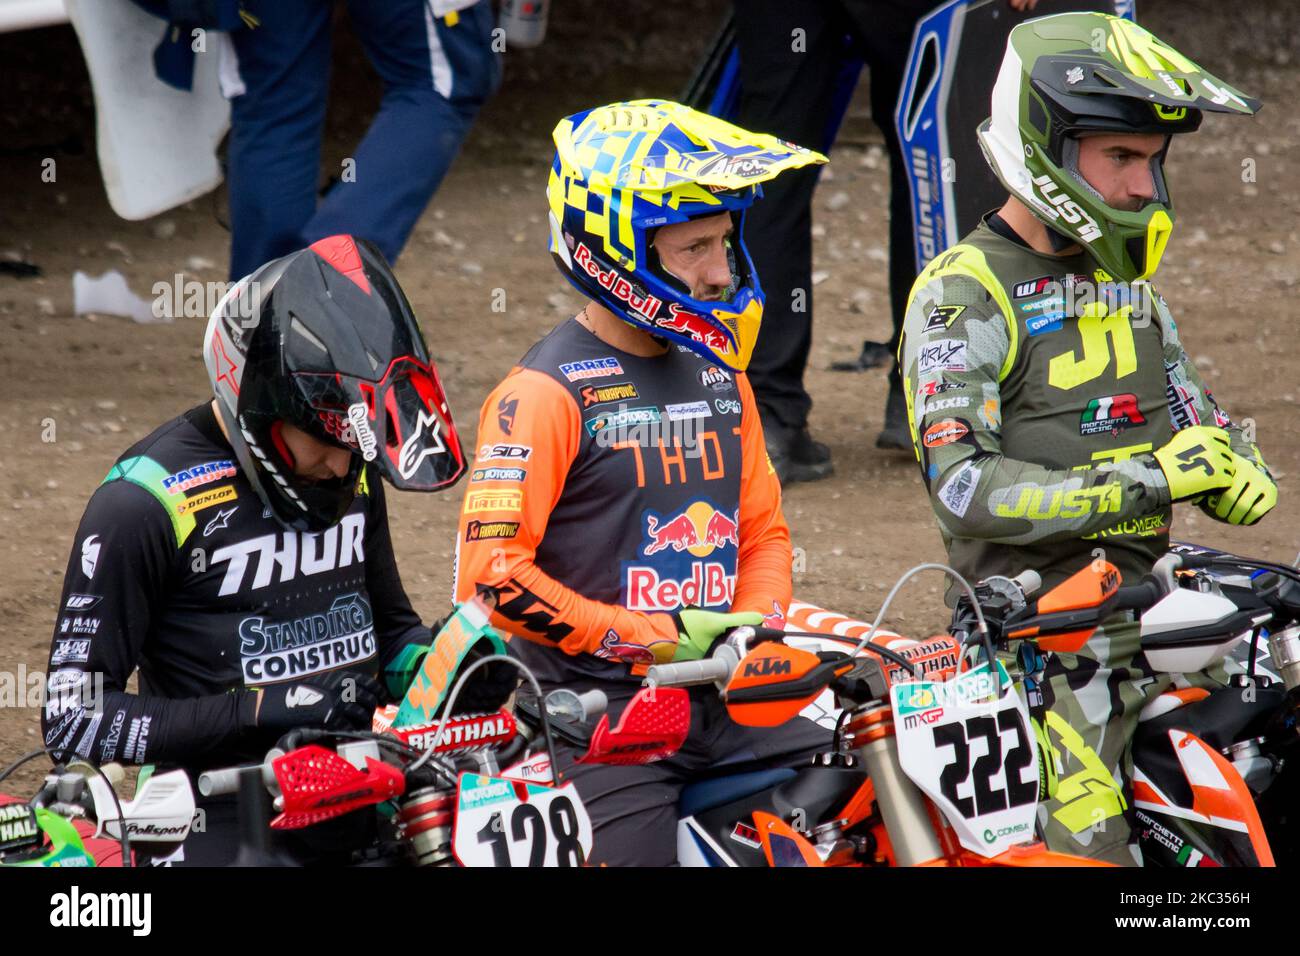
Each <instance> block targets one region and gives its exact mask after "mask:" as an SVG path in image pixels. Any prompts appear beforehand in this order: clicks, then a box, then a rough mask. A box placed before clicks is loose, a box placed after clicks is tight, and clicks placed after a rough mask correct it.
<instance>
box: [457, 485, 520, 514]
mask: <svg viewBox="0 0 1300 956" xmlns="http://www.w3.org/2000/svg"><path fill="white" fill-rule="evenodd" d="M523 507H524V493H523V492H522V491H506V490H503V491H471V492H470V493H469V494H468V495H467V496H466V497H465V511H466V512H467V513H469V514H474V513H476V512H480V511H520V510H522V509H523Z"/></svg>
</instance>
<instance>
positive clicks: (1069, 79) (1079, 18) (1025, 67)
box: [978, 13, 1260, 282]
mask: <svg viewBox="0 0 1300 956" xmlns="http://www.w3.org/2000/svg"><path fill="white" fill-rule="evenodd" d="M1259 106H1260V104H1259V101H1258V100H1255V99H1252V98H1250V97H1248V96H1246V95H1245V94H1244V93H1242V92H1241V91H1239V90H1236V89H1234V88H1233V87H1231V86H1229V85H1228V84H1226V83H1224V82H1223V81H1222V80H1220V79H1218V78H1217V77H1215V76H1214V75H1213V74H1211V73H1209V72H1207V71H1206V70H1204V69H1202V68H1201V67H1199V66H1197V65H1196V64H1195V63H1193V62H1192V61H1191V60H1189V59H1187V57H1185V56H1183V55H1182V54H1181V53H1179V52H1178V51H1177V50H1175V49H1174V48H1173V47H1171V46H1169V45H1168V44H1166V43H1164V42H1162V41H1161V40H1160V39H1158V38H1157V37H1155V36H1153V35H1152V34H1150V33H1149V32H1147V31H1146V30H1144V29H1143V28H1142V27H1140V26H1138V25H1137V24H1135V23H1132V22H1131V21H1128V20H1124V19H1121V18H1119V17H1113V16H1108V15H1106V14H1102V13H1062V14H1058V15H1056V16H1050V17H1039V18H1038V19H1035V20H1028V21H1026V22H1025V23H1022V24H1020V25H1019V26H1017V27H1016V28H1015V29H1014V30H1012V31H1011V36H1010V37H1009V38H1008V39H1007V49H1006V54H1005V55H1004V57H1003V59H1002V68H1001V71H1000V72H999V73H998V78H997V82H996V84H995V85H994V87H993V110H992V112H993V115H992V116H991V117H990V118H989V119H987V120H985V121H984V122H983V123H981V124H980V126H979V130H978V134H979V141H980V146H981V147H982V149H983V150H984V156H985V158H986V159H987V160H988V162H989V165H990V166H992V167H993V171H994V172H995V173H996V174H997V177H998V179H999V180H1001V181H1002V184H1003V185H1004V186H1006V188H1007V189H1008V190H1010V191H1011V193H1012V195H1014V196H1016V197H1017V198H1018V199H1020V200H1021V201H1022V202H1024V203H1025V204H1026V205H1027V206H1029V208H1030V209H1031V210H1033V212H1034V214H1035V215H1036V216H1038V218H1039V219H1041V220H1042V221H1043V222H1044V223H1046V224H1047V226H1048V227H1049V228H1051V229H1053V230H1055V231H1056V232H1058V233H1060V234H1062V235H1064V236H1066V237H1068V238H1070V239H1073V240H1074V241H1076V242H1078V243H1080V244H1081V245H1083V246H1084V247H1085V248H1087V249H1088V250H1089V251H1090V252H1091V253H1092V255H1093V257H1094V258H1095V259H1096V260H1097V262H1098V264H1099V265H1101V267H1102V268H1103V269H1105V270H1106V271H1107V272H1108V273H1110V274H1111V276H1112V277H1113V278H1115V279H1118V280H1121V281H1124V282H1133V281H1136V280H1138V279H1146V278H1149V277H1150V276H1151V275H1152V274H1153V273H1154V272H1155V271H1156V267H1157V266H1158V265H1159V264H1160V257H1161V255H1162V254H1163V253H1164V250H1165V244H1166V243H1167V242H1168V241H1169V233H1170V231H1171V230H1172V229H1173V222H1174V213H1173V206H1172V203H1171V202H1170V199H1169V192H1168V190H1167V188H1166V186H1165V179H1164V173H1163V169H1162V166H1163V163H1164V157H1165V152H1166V151H1167V149H1168V145H1167V144H1168V140H1167V139H1166V147H1165V150H1161V152H1160V154H1159V155H1158V156H1157V157H1156V158H1155V160H1154V161H1153V168H1152V171H1151V172H1152V178H1153V180H1154V181H1155V190H1156V195H1155V198H1154V200H1153V201H1151V202H1149V203H1147V204H1146V205H1145V206H1144V207H1143V208H1142V209H1140V210H1138V211H1137V212H1126V211H1124V210H1120V209H1116V208H1114V207H1112V206H1110V205H1108V204H1107V203H1106V202H1105V200H1104V199H1103V198H1102V196H1101V194H1100V193H1098V192H1097V191H1096V190H1095V189H1094V188H1093V187H1092V186H1090V185H1089V184H1088V183H1087V181H1085V180H1084V178H1083V176H1082V175H1081V174H1080V172H1079V166H1078V157H1079V138H1080V137H1082V136H1087V135H1088V134H1090V133H1163V134H1166V135H1171V134H1173V133H1190V132H1193V131H1195V130H1196V129H1197V127H1199V126H1200V125H1201V118H1202V113H1203V111H1205V110H1209V111H1212V112H1215V113H1239V114H1242V115H1245V116H1250V115H1253V114H1254V113H1255V112H1257V111H1258V110H1259Z"/></svg>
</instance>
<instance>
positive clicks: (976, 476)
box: [939, 462, 980, 518]
mask: <svg viewBox="0 0 1300 956" xmlns="http://www.w3.org/2000/svg"><path fill="white" fill-rule="evenodd" d="M979 480H980V470H979V469H978V468H976V467H975V466H974V465H972V464H971V463H970V462H967V463H966V464H964V465H962V466H961V468H959V469H957V473H956V474H955V475H953V476H952V477H951V478H949V479H948V480H947V481H946V482H944V484H943V486H942V487H940V489H939V500H940V501H941V502H943V506H944V507H945V508H947V509H948V510H949V511H951V512H952V513H953V514H955V515H956V516H957V517H958V518H964V517H966V512H967V510H968V509H969V508H970V503H971V501H972V500H973V499H974V498H975V486H976V485H978V484H979Z"/></svg>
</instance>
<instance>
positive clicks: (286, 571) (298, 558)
mask: <svg viewBox="0 0 1300 956" xmlns="http://www.w3.org/2000/svg"><path fill="white" fill-rule="evenodd" d="M365 537H366V516H365V513H364V512H361V513H358V514H349V515H344V516H343V519H342V520H341V521H340V522H339V523H338V524H336V525H334V527H332V528H330V529H329V530H328V531H323V532H321V533H320V534H304V533H302V532H297V531H285V532H282V533H281V534H264V535H262V536H261V537H257V538H249V539H248V540H246V541H239V542H236V543H235V544H228V545H226V546H225V547H222V548H217V550H215V551H213V552H212V560H211V562H209V568H210V569H212V568H215V567H217V566H218V565H221V564H224V565H225V566H226V571H225V576H224V577H223V578H222V579H221V588H220V590H218V591H217V594H218V595H220V596H221V597H225V596H226V595H229V594H234V593H236V592H237V591H239V590H240V589H241V587H244V586H247V588H248V589H249V590H253V591H255V590H257V589H258V588H264V587H266V586H267V585H269V584H270V583H271V582H272V580H275V581H279V582H280V583H282V584H283V583H285V582H288V581H292V580H293V579H294V578H295V577H297V576H298V575H309V574H321V573H322V572H325V571H334V570H336V569H338V568H346V567H347V566H348V565H350V564H352V563H353V562H355V563H357V564H361V563H362V562H364V561H365V560H366V552H365ZM250 566H251V567H252V571H253V576H252V579H251V581H249V580H248V573H247V572H248V570H249V567H250Z"/></svg>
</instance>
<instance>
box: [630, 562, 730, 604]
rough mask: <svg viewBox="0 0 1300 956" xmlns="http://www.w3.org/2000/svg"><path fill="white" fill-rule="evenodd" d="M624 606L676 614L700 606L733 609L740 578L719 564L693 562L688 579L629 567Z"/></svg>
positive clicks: (654, 570)
mask: <svg viewBox="0 0 1300 956" xmlns="http://www.w3.org/2000/svg"><path fill="white" fill-rule="evenodd" d="M624 583H625V585H626V588H627V593H626V596H625V598H624V606H625V607H626V608H627V609H628V610H631V611H675V610H677V609H678V608H680V607H684V606H686V605H688V604H691V605H695V606H696V607H705V608H717V607H729V606H730V605H731V600H732V598H733V597H735V594H736V576H735V575H734V574H729V573H728V571H727V566H726V565H724V564H722V563H720V562H718V561H692V562H691V567H690V575H689V577H687V578H684V579H681V578H673V577H668V576H666V575H661V574H660V573H659V570H658V569H657V568H649V567H639V566H632V567H629V568H627V572H626V580H625V582H624Z"/></svg>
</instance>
